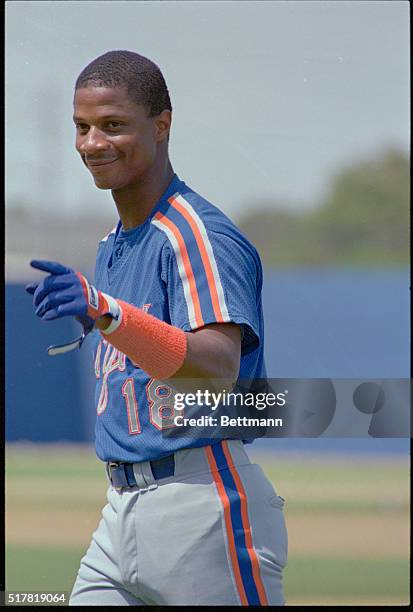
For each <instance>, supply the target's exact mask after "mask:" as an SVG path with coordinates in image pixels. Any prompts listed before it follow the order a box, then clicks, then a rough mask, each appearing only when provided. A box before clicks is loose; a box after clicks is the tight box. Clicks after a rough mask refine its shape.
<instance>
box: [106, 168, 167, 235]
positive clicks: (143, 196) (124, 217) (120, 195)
mask: <svg viewBox="0 0 413 612" xmlns="http://www.w3.org/2000/svg"><path fill="white" fill-rule="evenodd" d="M156 170H157V171H156V172H154V173H153V174H148V176H147V177H145V178H144V179H143V180H141V181H140V182H139V184H136V185H131V186H128V187H127V188H125V189H119V190H116V191H115V190H114V191H112V197H113V199H114V201H115V204H116V208H117V209H118V213H119V218H120V220H121V223H122V226H123V229H126V230H128V229H132V228H134V227H138V225H142V223H144V222H145V220H146V219H147V218H148V216H149V215H150V213H151V211H152V209H153V207H154V206H155V205H156V203H157V202H158V200H159V198H160V197H161V196H162V194H163V193H164V192H165V191H166V188H167V187H168V185H169V183H170V182H171V181H172V178H173V176H174V171H173V168H172V165H171V162H170V161H169V159H168V160H166V163H165V167H164V168H163V169H162V171H161V172H160V171H159V169H156Z"/></svg>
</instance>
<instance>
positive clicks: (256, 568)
mask: <svg viewBox="0 0 413 612" xmlns="http://www.w3.org/2000/svg"><path fill="white" fill-rule="evenodd" d="M222 450H223V451H224V455H225V457H226V460H227V461H228V466H229V470H230V472H231V474H232V477H233V479H234V482H235V486H236V487H237V491H238V494H239V496H240V499H241V517H242V526H243V528H244V532H245V543H246V545H247V551H248V555H249V558H250V559H251V565H252V575H253V577H254V582H255V586H256V588H257V592H258V596H259V598H260V604H261V605H262V606H268V600H267V595H266V593H265V588H264V584H263V582H262V578H261V572H260V565H259V562H258V557H257V553H256V552H255V549H254V545H253V543H252V535H251V527H250V523H249V519H248V507H247V496H246V494H245V490H244V487H243V485H242V482H241V478H240V476H239V474H238V472H237V470H236V468H235V465H234V462H233V461H232V457H231V452H230V450H229V448H228V442H227V441H226V440H223V441H222Z"/></svg>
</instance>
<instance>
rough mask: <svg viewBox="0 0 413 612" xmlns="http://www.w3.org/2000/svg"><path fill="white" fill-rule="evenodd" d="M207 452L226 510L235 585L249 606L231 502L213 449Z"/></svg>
mask: <svg viewBox="0 0 413 612" xmlns="http://www.w3.org/2000/svg"><path fill="white" fill-rule="evenodd" d="M205 451H206V454H207V459H208V463H209V467H210V470H211V474H212V477H213V479H214V481H215V485H216V488H217V491H218V495H219V497H220V500H221V503H222V506H223V508H224V520H225V528H226V532H227V537H228V548H229V556H230V559H231V565H232V569H233V572H234V577H235V583H236V585H237V589H238V593H239V596H240V599H241V604H242V605H243V606H248V599H247V596H246V593H245V589H244V584H243V582H242V578H241V572H240V568H239V563H238V557H237V552H236V548H235V540H234V532H233V528H232V522H231V511H230V502H229V499H228V496H227V494H226V491H225V487H224V483H223V482H222V479H221V476H220V473H219V471H218V467H217V464H216V461H215V457H214V455H213V453H212V450H211V447H210V446H206V447H205Z"/></svg>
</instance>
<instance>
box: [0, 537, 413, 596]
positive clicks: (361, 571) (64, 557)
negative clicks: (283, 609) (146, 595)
mask: <svg viewBox="0 0 413 612" xmlns="http://www.w3.org/2000/svg"><path fill="white" fill-rule="evenodd" d="M84 552H85V551H80V552H73V551H71V552H69V551H65V550H59V549H42V548H20V547H17V546H8V547H7V551H6V584H7V590H9V591H43V590H44V591H65V592H70V591H71V589H72V586H73V583H74V580H75V577H76V574H77V570H78V568H79V563H80V559H81V557H82V556H83V554H84ZM284 576H285V577H284V585H285V594H286V599H287V601H288V598H289V597H291V598H294V597H300V598H301V599H303V598H306V597H308V598H315V597H320V598H323V597H334V598H337V600H340V599H345V598H351V599H354V598H357V597H360V600H363V601H364V600H366V598H369V597H370V598H371V599H372V600H376V599H377V598H380V597H383V598H389V597H396V598H399V599H406V600H407V599H408V597H409V564H408V562H407V561H403V560H400V559H371V560H366V559H363V560H358V559H351V558H344V559H343V558H342V559H330V558H322V559H313V558H308V559H305V558H296V559H291V560H290V563H289V565H288V566H287V568H286V570H285V574H284Z"/></svg>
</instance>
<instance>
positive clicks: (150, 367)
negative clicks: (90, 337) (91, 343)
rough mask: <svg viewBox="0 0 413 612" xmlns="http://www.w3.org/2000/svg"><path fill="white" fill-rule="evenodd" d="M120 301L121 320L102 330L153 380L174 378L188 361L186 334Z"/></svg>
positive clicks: (115, 345)
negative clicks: (186, 359)
mask: <svg viewBox="0 0 413 612" xmlns="http://www.w3.org/2000/svg"><path fill="white" fill-rule="evenodd" d="M116 301H117V303H118V304H119V306H120V309H121V316H120V317H119V320H117V321H116V320H113V321H112V323H111V324H110V325H109V327H107V328H106V329H105V330H101V333H102V335H103V337H104V338H105V339H107V340H108V342H110V344H112V345H113V346H114V347H116V348H117V349H119V350H120V351H122V353H124V354H125V355H126V356H127V357H129V359H130V360H131V361H132V362H133V363H134V364H135V365H137V366H139V367H140V368H142V370H145V372H147V373H148V374H149V376H151V377H153V378H157V379H160V380H164V379H166V378H170V377H171V376H173V375H174V374H175V373H176V372H177V371H178V370H179V369H180V368H181V366H182V364H183V362H184V361H185V357H186V350H187V339H186V334H185V332H184V331H183V330H182V329H179V328H178V327H174V326H173V325H169V324H168V323H165V322H164V321H160V320H159V319H157V318H156V317H154V316H152V315H150V314H148V313H146V312H144V311H143V310H141V309H140V308H136V306H132V304H128V303H127V302H123V301H122V300H116Z"/></svg>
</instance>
